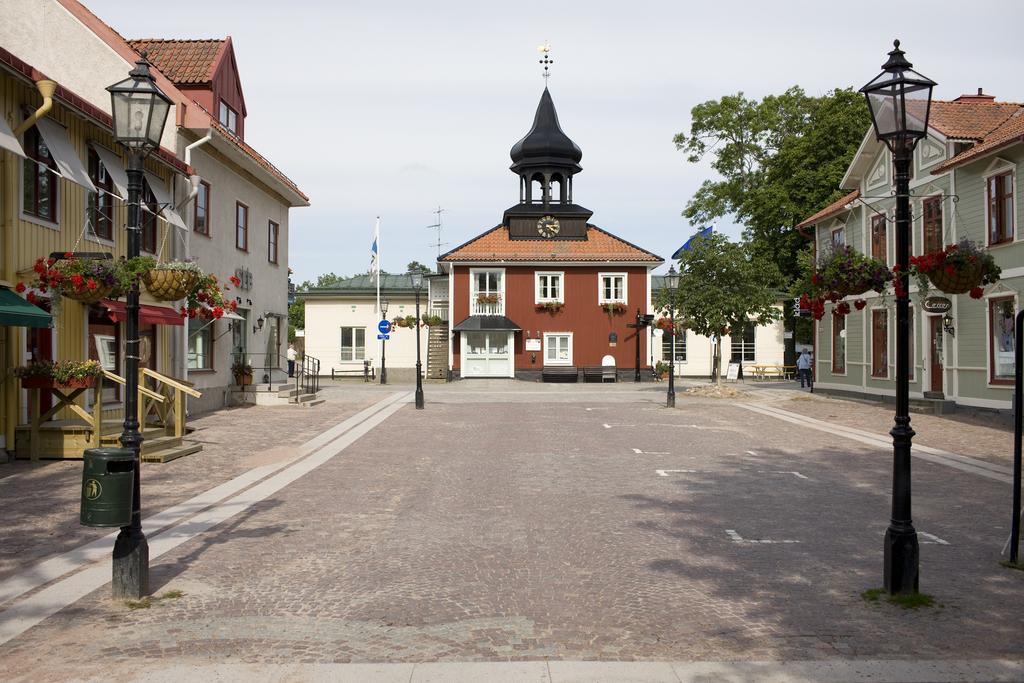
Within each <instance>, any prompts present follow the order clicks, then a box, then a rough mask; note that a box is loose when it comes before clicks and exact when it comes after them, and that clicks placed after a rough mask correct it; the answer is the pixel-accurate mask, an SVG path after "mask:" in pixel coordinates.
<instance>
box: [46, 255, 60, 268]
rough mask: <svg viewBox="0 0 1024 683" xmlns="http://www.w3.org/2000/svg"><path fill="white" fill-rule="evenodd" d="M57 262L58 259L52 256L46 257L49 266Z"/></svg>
mask: <svg viewBox="0 0 1024 683" xmlns="http://www.w3.org/2000/svg"><path fill="white" fill-rule="evenodd" d="M56 262H57V259H55V258H53V257H52V256H51V257H50V258H48V259H46V265H48V266H52V265H53V264H54V263H56Z"/></svg>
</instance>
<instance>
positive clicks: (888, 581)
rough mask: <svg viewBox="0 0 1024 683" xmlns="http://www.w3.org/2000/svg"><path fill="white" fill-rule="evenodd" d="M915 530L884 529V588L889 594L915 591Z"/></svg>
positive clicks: (916, 584) (916, 578) (917, 551)
mask: <svg viewBox="0 0 1024 683" xmlns="http://www.w3.org/2000/svg"><path fill="white" fill-rule="evenodd" d="M919 554H920V553H919V549H918V546H917V532H916V531H914V528H913V527H911V528H909V529H902V530H901V529H895V528H893V527H891V526H890V527H889V528H888V529H886V530H885V560H884V561H885V571H884V574H885V590H886V592H888V593H889V594H890V595H899V594H907V593H917V592H918V591H917V588H918V566H919V563H918V558H919Z"/></svg>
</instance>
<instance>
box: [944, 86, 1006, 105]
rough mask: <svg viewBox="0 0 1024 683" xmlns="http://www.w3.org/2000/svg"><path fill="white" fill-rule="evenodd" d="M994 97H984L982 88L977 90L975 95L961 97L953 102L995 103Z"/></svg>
mask: <svg viewBox="0 0 1024 683" xmlns="http://www.w3.org/2000/svg"><path fill="white" fill-rule="evenodd" d="M995 100H996V96H995V95H986V94H985V92H984V90H983V89H982V88H978V94H977V95H961V96H960V97H958V98H956V99H955V100H953V101H954V102H995Z"/></svg>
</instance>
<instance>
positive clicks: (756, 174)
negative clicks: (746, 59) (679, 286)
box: [674, 86, 871, 282]
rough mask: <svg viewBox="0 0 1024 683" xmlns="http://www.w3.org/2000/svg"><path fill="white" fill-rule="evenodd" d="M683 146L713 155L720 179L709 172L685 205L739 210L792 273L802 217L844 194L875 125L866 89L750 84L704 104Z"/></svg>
mask: <svg viewBox="0 0 1024 683" xmlns="http://www.w3.org/2000/svg"><path fill="white" fill-rule="evenodd" d="M691 114H692V123H691V124H690V131H689V132H688V133H679V134H678V135H676V136H675V138H674V142H675V144H676V148H677V149H679V150H680V151H682V152H684V153H685V154H686V155H687V157H686V158H687V161H689V162H691V163H697V162H698V161H700V160H701V159H703V158H704V157H706V156H708V155H710V156H711V157H712V161H711V167H712V168H713V169H714V170H715V171H716V172H717V173H718V175H719V176H720V178H719V179H718V180H705V181H704V183H703V184H702V185H701V186H700V188H699V189H698V190H697V192H696V193H695V194H694V196H693V197H692V198H691V199H690V200H689V202H688V203H687V205H686V209H685V210H684V211H683V216H685V217H686V218H687V219H688V220H689V221H690V223H691V224H694V225H701V224H705V223H709V222H711V221H714V220H715V219H718V218H722V217H724V216H730V215H731V216H733V217H734V218H735V220H736V221H737V222H739V223H740V224H742V225H743V226H744V236H745V237H746V238H747V239H749V240H750V242H751V247H752V249H753V250H754V251H755V252H756V253H758V254H761V255H764V256H766V257H768V258H769V259H771V260H772V261H773V262H774V263H775V264H776V265H777V266H778V268H779V270H780V272H781V273H782V274H783V276H784V277H785V279H786V281H787V282H788V281H791V280H792V279H794V278H795V277H797V275H798V268H797V263H796V253H797V252H798V251H799V250H800V249H801V248H802V247H803V246H804V244H805V238H804V237H802V236H801V235H800V234H799V233H798V232H797V231H796V230H795V229H794V228H795V226H796V224H797V223H799V222H800V221H801V220H803V219H804V218H806V217H807V216H810V215H811V214H813V213H814V212H816V211H818V210H819V209H821V208H822V207H824V206H827V205H828V204H830V203H832V202H833V201H835V200H836V199H838V198H839V197H841V196H842V191H841V190H840V189H839V183H840V181H841V180H842V177H843V175H844V173H845V172H846V168H847V167H848V166H849V163H850V161H851V159H852V158H853V155H854V153H855V152H856V151H857V148H858V146H859V145H860V143H861V140H862V139H863V137H864V134H865V132H866V131H867V130H868V128H869V126H870V125H871V121H870V118H869V117H868V113H867V107H866V106H865V102H864V97H863V96H862V95H860V94H859V93H857V92H855V91H853V90H851V89H836V90H833V91H831V92H829V93H827V94H825V95H823V96H821V97H810V96H808V95H807V94H806V93H804V91H803V90H802V89H801V88H799V87H797V86H794V87H792V88H790V89H789V90H787V91H786V92H784V93H782V94H781V95H768V96H766V97H764V98H763V99H761V100H756V99H748V98H747V97H745V96H744V95H743V93H742V92H740V93H737V94H735V95H726V96H725V97H722V98H721V99H718V100H711V101H708V102H704V103H702V104H698V105H697V106H695V107H694V108H693V110H692V112H691Z"/></svg>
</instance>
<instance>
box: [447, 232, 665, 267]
mask: <svg viewBox="0 0 1024 683" xmlns="http://www.w3.org/2000/svg"><path fill="white" fill-rule="evenodd" d="M438 261H444V262H448V263H451V262H456V261H563V262H605V261H628V262H637V261H640V262H646V263H662V262H663V261H664V259H662V258H661V257H660V256H658V255H656V254H653V253H651V252H649V251H647V250H645V249H641V248H640V247H638V246H636V245H635V244H630V243H629V242H627V241H626V240H624V239H621V238H619V237H616V236H615V235H613V234H611V233H610V232H606V231H604V230H602V229H601V228H599V227H597V226H595V225H590V224H587V239H585V240H567V239H554V240H513V239H510V238H509V234H508V228H507V227H505V226H504V225H499V226H496V227H494V228H492V229H491V230H488V231H487V232H485V233H484V234H482V235H480V236H478V237H474V238H473V239H471V240H470V241H468V242H466V243H465V244H463V245H461V246H458V247H456V248H455V249H452V250H451V251H449V252H448V253H447V254H444V255H443V256H441V257H440V258H438Z"/></svg>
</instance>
